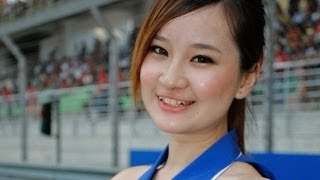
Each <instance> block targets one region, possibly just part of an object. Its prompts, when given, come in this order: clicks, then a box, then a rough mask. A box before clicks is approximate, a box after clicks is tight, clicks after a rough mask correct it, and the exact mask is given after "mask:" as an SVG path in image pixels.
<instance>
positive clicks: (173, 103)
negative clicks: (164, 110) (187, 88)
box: [158, 96, 195, 107]
mask: <svg viewBox="0 0 320 180" xmlns="http://www.w3.org/2000/svg"><path fill="white" fill-rule="evenodd" d="M158 99H159V101H161V102H163V103H165V104H168V105H171V106H175V107H177V106H189V105H191V104H193V103H195V101H181V100H176V99H171V98H165V97H160V96H158Z"/></svg>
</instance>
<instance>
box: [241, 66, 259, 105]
mask: <svg viewBox="0 0 320 180" xmlns="http://www.w3.org/2000/svg"><path fill="white" fill-rule="evenodd" d="M260 72H261V63H256V65H254V66H253V67H252V68H251V70H250V71H248V72H245V73H244V74H243V77H242V79H241V84H240V87H239V89H238V91H237V93H236V96H235V98H236V99H243V98H245V97H246V96H248V94H249V93H250V92H251V90H252V88H253V86H254V85H255V83H256V81H257V78H258V77H259V75H260Z"/></svg>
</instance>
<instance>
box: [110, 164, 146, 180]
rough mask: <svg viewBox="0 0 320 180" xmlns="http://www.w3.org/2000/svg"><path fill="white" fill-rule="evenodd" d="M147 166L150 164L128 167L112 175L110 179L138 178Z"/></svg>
mask: <svg viewBox="0 0 320 180" xmlns="http://www.w3.org/2000/svg"><path fill="white" fill-rule="evenodd" d="M149 168H150V166H135V167H130V168H127V169H125V170H123V171H121V172H119V173H118V174H116V175H115V176H114V177H112V178H111V180H122V179H138V178H139V177H140V176H141V175H142V174H143V173H144V172H146V171H147V170H148V169H149Z"/></svg>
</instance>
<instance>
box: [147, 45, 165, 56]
mask: <svg viewBox="0 0 320 180" xmlns="http://www.w3.org/2000/svg"><path fill="white" fill-rule="evenodd" d="M150 51H152V52H154V53H156V54H159V55H164V56H168V52H167V50H165V49H164V48H162V47H160V46H150Z"/></svg>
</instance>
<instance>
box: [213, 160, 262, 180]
mask: <svg viewBox="0 0 320 180" xmlns="http://www.w3.org/2000/svg"><path fill="white" fill-rule="evenodd" d="M219 179H221V180H223V179H237V180H238V179H239V180H241V179H256V180H260V179H266V178H264V177H262V176H261V175H260V173H259V172H258V171H257V170H256V169H255V168H254V167H253V166H251V165H250V164H248V163H244V162H234V163H233V164H232V165H231V166H230V167H229V168H228V169H227V170H226V171H225V172H224V173H222V174H221V176H220V178H219Z"/></svg>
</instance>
